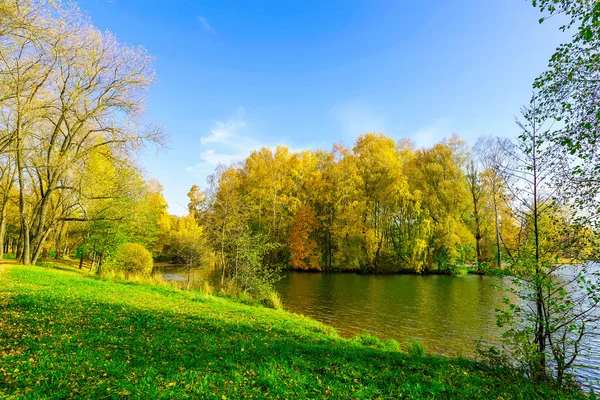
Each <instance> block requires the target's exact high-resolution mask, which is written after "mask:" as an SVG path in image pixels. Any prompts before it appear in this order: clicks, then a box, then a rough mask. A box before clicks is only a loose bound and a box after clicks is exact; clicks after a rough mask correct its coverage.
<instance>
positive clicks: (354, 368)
mask: <svg viewBox="0 0 600 400" xmlns="http://www.w3.org/2000/svg"><path fill="white" fill-rule="evenodd" d="M394 347H395V345H394V343H387V344H386V343H382V342H380V341H379V340H377V339H373V338H368V339H362V340H361V339H355V340H347V339H342V338H340V337H339V336H338V335H337V333H336V332H335V331H334V330H333V329H331V328H329V327H327V326H325V325H322V324H320V323H318V322H316V321H313V320H310V319H308V318H304V317H301V316H298V315H295V314H291V313H288V312H285V311H282V310H273V309H268V308H264V307H260V306H250V305H245V304H241V303H239V302H236V301H234V300H231V299H224V298H219V297H215V296H210V295H206V294H204V293H202V292H200V291H184V290H177V289H175V288H173V287H169V286H153V285H145V284H133V283H128V282H125V283H114V282H107V281H102V280H97V279H92V278H90V277H86V276H85V275H84V274H82V273H80V272H78V271H76V270H75V269H71V268H69V267H64V268H63V269H54V268H41V267H24V266H18V265H6V264H3V265H0V397H2V398H9V399H10V398H13V399H17V398H18V399H21V398H70V397H72V398H194V397H202V398H215V399H227V398H232V399H233V398H244V397H254V398H265V397H273V398H277V397H279V398H359V399H365V398H433V397H436V398H482V399H483V398H485V399H489V398H504V399H511V398H567V396H565V395H559V394H557V393H555V392H553V391H552V389H551V388H548V387H545V386H541V387H536V386H534V385H533V384H532V383H531V382H529V381H527V380H525V379H523V378H520V377H518V376H516V374H514V373H513V372H512V371H507V370H502V371H499V370H492V369H489V368H487V367H485V366H483V365H481V364H478V363H475V362H472V361H469V360H465V359H450V358H442V357H435V356H420V355H418V354H416V353H414V354H413V355H409V354H405V353H402V352H399V351H396V350H395V349H394Z"/></svg>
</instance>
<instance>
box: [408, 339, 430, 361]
mask: <svg viewBox="0 0 600 400" xmlns="http://www.w3.org/2000/svg"><path fill="white" fill-rule="evenodd" d="M406 352H407V353H408V354H409V355H411V356H413V357H423V356H424V355H425V347H423V345H422V344H421V342H419V340H418V339H410V340H409V341H408V344H407V345H406Z"/></svg>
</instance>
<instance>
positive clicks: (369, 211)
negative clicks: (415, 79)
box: [189, 134, 506, 276]
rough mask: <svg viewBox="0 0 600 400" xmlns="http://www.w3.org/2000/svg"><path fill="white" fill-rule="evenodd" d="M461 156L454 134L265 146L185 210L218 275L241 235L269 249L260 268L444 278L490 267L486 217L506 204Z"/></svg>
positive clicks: (194, 194) (480, 170)
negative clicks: (429, 143) (295, 149)
mask: <svg viewBox="0 0 600 400" xmlns="http://www.w3.org/2000/svg"><path fill="white" fill-rule="evenodd" d="M468 157H469V153H468V151H467V148H466V145H465V144H464V143H463V142H462V141H460V139H458V137H453V138H452V139H450V140H448V141H444V142H442V143H439V144H437V145H435V146H433V147H432V148H429V149H418V150H416V149H414V146H412V145H411V144H410V143H408V142H405V141H401V142H400V143H395V142H394V141H393V140H392V139H390V138H389V137H387V136H385V135H382V134H365V135H363V136H361V137H359V138H358V139H357V141H356V144H355V146H354V147H353V148H352V149H349V148H346V147H343V146H341V145H336V146H334V148H333V150H332V151H331V152H327V151H323V150H318V151H314V152H312V151H303V152H300V153H291V152H289V150H288V149H286V148H284V147H278V148H276V149H273V150H271V149H267V148H263V149H261V150H258V151H254V152H253V153H252V154H251V155H250V156H249V157H248V158H247V159H246V160H245V161H244V162H243V163H241V164H237V165H233V166H231V167H228V168H226V167H219V168H218V170H217V172H216V174H215V175H213V176H212V177H211V178H210V179H209V188H208V190H207V191H206V192H201V191H200V190H199V188H198V187H194V188H192V190H191V191H190V194H189V196H190V213H192V214H193V215H197V216H199V219H198V221H199V222H200V223H201V224H202V225H203V227H204V231H205V234H206V235H207V238H208V243H209V244H210V245H211V247H212V249H213V250H214V251H215V254H216V260H217V262H218V265H220V266H222V267H223V271H224V272H223V273H224V276H225V275H226V274H227V273H228V272H226V271H231V268H233V265H234V264H235V261H234V258H235V257H234V254H235V252H236V251H238V250H236V249H239V246H237V245H236V244H235V240H236V239H235V238H237V237H240V236H239V235H247V234H250V235H251V236H257V237H258V236H260V237H261V242H264V243H269V244H270V245H272V247H270V250H269V251H266V252H265V253H264V255H263V258H262V263H263V265H264V266H265V268H275V267H277V268H287V267H291V268H296V269H305V270H321V271H327V270H346V269H350V270H358V271H365V272H377V273H385V272H394V271H403V270H404V271H416V272H422V271H425V272H429V271H440V272H450V271H453V270H454V269H455V268H457V267H458V266H460V265H463V264H465V263H469V262H473V261H475V262H477V261H479V263H489V262H490V261H491V259H492V258H493V257H492V255H493V254H494V253H495V251H494V250H493V249H494V247H495V245H494V244H495V243H496V240H495V237H496V236H497V235H496V232H497V231H498V235H499V234H500V232H499V231H500V229H495V227H494V219H493V217H492V215H493V212H492V210H493V209H494V207H495V209H497V210H498V211H497V212H498V213H499V214H500V213H502V212H504V211H502V210H500V209H502V208H503V207H504V208H505V207H506V202H501V201H500V200H497V201H496V202H494V201H493V200H492V199H491V196H492V193H493V190H492V189H491V188H490V184H489V182H490V180H489V179H488V178H487V177H488V176H491V175H493V174H494V173H495V172H494V171H492V170H490V169H489V168H487V167H486V165H485V164H484V163H482V162H479V158H477V157H478V156H477V157H476V156H472V157H471V159H470V161H468ZM494 182H495V181H494ZM494 188H495V189H494V190H496V192H500V191H501V190H503V187H502V186H501V185H500V184H497V185H496V186H494ZM502 195H504V193H503V194H502ZM496 196H500V194H498V193H496ZM475 204H476V206H475ZM494 204H495V206H494ZM268 247H269V246H268Z"/></svg>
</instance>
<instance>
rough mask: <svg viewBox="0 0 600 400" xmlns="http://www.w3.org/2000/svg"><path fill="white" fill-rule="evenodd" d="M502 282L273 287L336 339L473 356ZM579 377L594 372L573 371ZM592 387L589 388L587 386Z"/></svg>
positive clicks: (316, 276)
mask: <svg viewBox="0 0 600 400" xmlns="http://www.w3.org/2000/svg"><path fill="white" fill-rule="evenodd" d="M161 273H162V274H163V276H164V277H165V278H166V279H170V280H175V279H177V280H187V269H184V268H163V269H162V272H161ZM191 279H192V280H195V281H201V280H204V279H208V280H210V281H213V282H214V279H215V272H214V271H212V270H208V269H200V270H192V271H191ZM508 283H509V280H508V278H504V279H500V278H493V277H489V276H478V275H461V276H437V275H386V276H374V275H357V274H339V273H338V274H336V273H334V274H320V273H299V272H286V273H285V277H284V278H283V279H282V280H280V281H279V282H277V284H276V289H277V290H278V292H279V293H280V295H281V297H282V300H283V302H284V304H285V307H286V308H287V309H288V310H290V311H292V312H295V313H299V314H304V315H306V316H309V317H311V318H313V319H316V320H318V321H321V322H323V323H325V324H327V325H330V326H333V327H334V328H336V329H337V330H338V331H339V332H340V334H341V335H342V336H346V337H351V336H354V335H356V334H358V333H362V332H368V333H371V334H373V335H376V336H378V337H380V338H383V339H387V338H393V339H396V340H398V341H399V342H400V343H404V342H406V341H407V340H408V339H410V338H416V339H418V340H419V341H420V342H421V343H422V344H423V345H424V346H425V349H426V351H427V352H429V353H435V354H441V355H446V356H457V355H462V356H473V355H474V353H475V346H476V341H477V340H481V341H482V342H483V343H484V344H487V345H498V344H499V343H500V334H501V331H500V329H499V328H498V327H497V326H496V310H497V309H498V308H502V307H503V303H502V301H503V298H504V297H506V296H507V293H506V292H502V291H500V290H498V289H496V288H494V287H493V286H492V285H493V284H508ZM589 345H590V346H591V347H592V352H591V353H590V354H588V355H586V356H585V358H586V360H585V363H586V364H594V365H596V366H597V367H600V340H599V338H598V337H596V338H595V339H594V340H593V341H592V342H591V343H589ZM578 375H579V376H580V378H582V379H583V380H585V379H586V378H587V379H597V378H599V377H600V371H598V370H593V369H582V368H580V369H579V370H578ZM592 386H595V387H596V388H598V386H597V385H592Z"/></svg>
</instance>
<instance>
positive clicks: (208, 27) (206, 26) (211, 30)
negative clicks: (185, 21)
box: [198, 16, 217, 35]
mask: <svg viewBox="0 0 600 400" xmlns="http://www.w3.org/2000/svg"><path fill="white" fill-rule="evenodd" d="M198 22H200V25H202V28H204V30H205V31H206V33H210V34H211V35H214V34H216V33H217V32H216V31H215V29H214V28H213V27H212V25H211V24H210V23H209V22H208V20H207V19H206V18H204V17H203V16H199V17H198Z"/></svg>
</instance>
